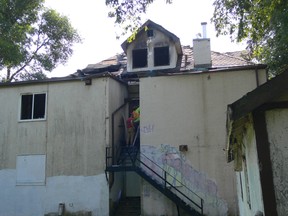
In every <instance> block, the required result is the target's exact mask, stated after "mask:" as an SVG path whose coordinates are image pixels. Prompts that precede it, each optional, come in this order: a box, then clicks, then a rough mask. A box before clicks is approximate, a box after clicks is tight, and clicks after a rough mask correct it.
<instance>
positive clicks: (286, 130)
mask: <svg viewBox="0 0 288 216" xmlns="http://www.w3.org/2000/svg"><path fill="white" fill-rule="evenodd" d="M287 116H288V110H287V109H274V110H270V111H267V112H266V122H267V131H268V138H269V143H270V154H271V162H272V170H273V182H274V190H275V196H276V201H277V213H278V215H286V214H287V212H288V203H287V200H288V191H287V188H288V172H287V170H288V151H287V148H288V147H287V140H288V127H287Z"/></svg>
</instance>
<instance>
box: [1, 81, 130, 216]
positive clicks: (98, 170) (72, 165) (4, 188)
mask: <svg viewBox="0 0 288 216" xmlns="http://www.w3.org/2000/svg"><path fill="white" fill-rule="evenodd" d="M110 81H111V79H110V78H98V79H93V80H92V85H85V83H84V82H82V81H69V82H54V83H53V82H51V83H43V84H30V85H15V86H11V87H3V86H2V87H1V88H0V101H2V102H3V103H2V102H1V110H2V111H1V112H0V134H1V136H0V168H1V169H0V191H1V196H0V215H3V216H6V215H7V216H18V215H19V216H30V215H44V214H45V213H49V212H57V211H58V204H59V203H65V207H66V210H68V211H71V212H75V211H80V210H84V211H91V212H92V215H93V216H94V215H104V216H105V215H107V216H108V215H109V186H108V184H107V181H106V176H105V173H104V170H105V147H106V146H107V145H109V144H110V142H111V141H110V138H109V137H108V138H107V136H108V135H109V134H110V133H111V132H110V130H111V125H110V121H109V116H110V114H111V112H112V111H111V110H113V109H114V108H116V107H118V106H120V105H121V104H122V103H123V102H122V101H121V102H120V101H119V100H115V97H118V95H116V92H117V94H125V88H122V87H120V86H122V84H120V83H119V82H116V81H115V80H113V81H111V83H112V84H110V85H109V82H110ZM28 92H31V93H35V92H37V93H39V92H46V93H47V117H46V120H40V121H27V122H19V121H18V120H19V106H20V94H21V93H28ZM107 92H115V97H108V94H107ZM118 92H120V93H118ZM122 99H123V97H122ZM111 100H113V103H112V104H113V105H112V106H111V110H110V107H109V106H110V101H111ZM107 117H108V118H107ZM39 155H40V156H39ZM41 155H42V156H43V157H44V166H42V165H41V164H42V163H43V157H42V156H41ZM38 156H39V157H38ZM31 158H32V160H31ZM17 159H18V166H17V165H16V161H17ZM30 160H31V161H37V160H39V162H40V163H39V165H37V164H36V165H35V167H36V168H37V169H39V170H40V169H41V168H42V169H45V172H44V173H45V176H44V184H43V183H42V184H41V182H40V183H39V184H38V185H37V186H35V184H33V183H32V184H31V183H29V180H31V179H32V180H33V178H34V179H36V180H37V178H40V180H41V177H42V176H41V175H39V174H37V173H31V176H26V175H25V174H23V172H21V169H20V170H19V167H24V169H25V165H26V164H28V167H29V166H31V164H29V161H30ZM19 161H20V162H19ZM21 161H22V162H21ZM25 161H26V162H27V163H26V162H25ZM32 170H33V169H32ZM22 171H23V170H22ZM23 176H24V177H23ZM25 178H26V179H25ZM27 178H28V179H27ZM29 178H31V179H29ZM23 179H24V180H23ZM18 180H19V181H18ZM25 181H26V182H28V183H25ZM23 182H24V185H23ZM25 184H26V185H25ZM27 184H28V185H27Z"/></svg>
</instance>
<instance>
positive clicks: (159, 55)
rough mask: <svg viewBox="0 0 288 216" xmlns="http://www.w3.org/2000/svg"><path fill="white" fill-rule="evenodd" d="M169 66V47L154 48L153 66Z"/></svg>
mask: <svg viewBox="0 0 288 216" xmlns="http://www.w3.org/2000/svg"><path fill="white" fill-rule="evenodd" d="M169 64H170V56H169V46H165V47H155V48H154V66H165V65H169Z"/></svg>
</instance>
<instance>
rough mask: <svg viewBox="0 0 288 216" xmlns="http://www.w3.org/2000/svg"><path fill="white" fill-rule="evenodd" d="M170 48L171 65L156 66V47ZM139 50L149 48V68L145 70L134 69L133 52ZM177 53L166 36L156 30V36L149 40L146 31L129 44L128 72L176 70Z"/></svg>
mask: <svg viewBox="0 0 288 216" xmlns="http://www.w3.org/2000/svg"><path fill="white" fill-rule="evenodd" d="M163 46H169V56H170V64H169V65H165V66H157V67H155V66H154V51H153V50H154V47H163ZM135 48H137V49H139V48H142V49H143V48H147V49H148V50H147V52H148V56H147V67H145V68H133V61H132V60H133V57H132V56H133V55H132V51H133V50H134V49H135ZM177 57H178V55H177V51H176V47H175V44H174V43H173V41H172V40H171V39H170V38H168V37H167V36H166V35H164V34H163V33H162V32H160V31H158V30H155V29H154V36H153V38H152V40H148V38H147V35H146V31H143V32H142V33H140V34H139V35H137V40H134V41H132V42H131V44H129V46H128V48H127V71H128V72H137V71H148V70H151V71H152V70H161V69H167V68H175V67H176V63H177Z"/></svg>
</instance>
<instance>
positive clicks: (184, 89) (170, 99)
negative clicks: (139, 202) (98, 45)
mask: <svg viewBox="0 0 288 216" xmlns="http://www.w3.org/2000/svg"><path fill="white" fill-rule="evenodd" d="M260 73H263V74H265V71H260ZM261 77H262V76H261ZM263 82H264V81H263ZM256 86H257V82H256V73H255V71H253V70H251V71H234V72H217V73H203V74H193V75H183V76H163V77H147V78H141V79H140V107H141V123H140V124H141V125H140V126H141V146H142V145H148V146H152V147H157V148H160V146H161V144H166V145H169V146H170V147H171V149H173V148H174V149H176V150H178V149H179V145H187V146H188V151H187V152H183V155H184V157H185V158H186V159H187V160H186V161H187V163H188V164H189V166H190V167H191V169H192V170H195V171H197V175H195V176H198V177H199V178H200V177H201V178H203V177H204V179H201V181H206V182H210V183H209V184H208V187H203V190H202V191H201V193H202V195H203V196H204V197H203V198H204V203H205V204H204V213H208V214H209V215H228V214H236V213H237V211H238V209H237V198H236V196H237V195H236V185H235V177H234V176H235V174H234V171H233V165H232V164H227V162H226V160H225V156H224V152H223V149H225V134H226V128H225V125H226V108H227V104H230V103H232V102H233V101H235V100H237V99H239V98H240V97H242V96H243V95H244V94H246V93H247V92H249V91H251V90H253V89H255V88H256ZM188 161H189V162H188ZM195 176H194V177H195ZM189 178H193V176H192V177H191V176H190V177H189ZM199 180H200V179H199ZM190 181H193V180H192V179H190ZM210 186H211V187H210ZM209 188H210V189H211V188H214V189H213V190H210V189H209ZM211 196H212V197H213V198H211ZM205 197H206V200H205ZM143 199H147V200H149V199H150V197H143ZM150 201H151V202H147V201H144V200H143V202H146V203H149V205H148V206H154V205H158V202H153V201H152V199H150ZM143 209H145V206H143ZM157 213H158V214H159V215H161V214H162V212H161V211H159V212H157ZM157 213H156V214H157Z"/></svg>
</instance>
